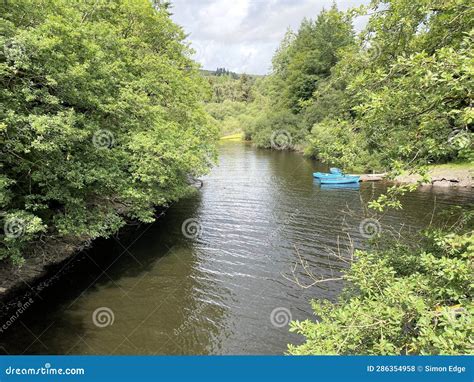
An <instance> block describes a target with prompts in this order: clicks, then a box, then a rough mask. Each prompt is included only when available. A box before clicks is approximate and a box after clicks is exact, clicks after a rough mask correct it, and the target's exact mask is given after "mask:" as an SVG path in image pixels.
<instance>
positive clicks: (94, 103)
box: [0, 0, 217, 259]
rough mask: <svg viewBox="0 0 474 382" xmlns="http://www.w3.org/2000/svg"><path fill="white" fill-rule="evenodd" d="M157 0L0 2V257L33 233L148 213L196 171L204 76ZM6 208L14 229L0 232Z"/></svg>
mask: <svg viewBox="0 0 474 382" xmlns="http://www.w3.org/2000/svg"><path fill="white" fill-rule="evenodd" d="M163 4H165V3H161V2H157V1H155V2H150V1H148V0H131V1H129V0H127V1H125V0H117V1H111V0H105V1H99V2H97V1H94V0H84V1H77V2H76V1H67V0H40V1H31V0H11V1H6V2H2V3H1V4H0V84H1V87H0V101H1V102H0V139H1V147H0V155H1V175H0V203H1V209H2V211H3V216H2V218H3V222H2V225H4V226H5V227H4V228H5V232H4V234H3V235H1V236H0V259H4V258H8V257H10V256H14V258H15V259H18V256H19V254H20V253H22V251H23V250H24V249H25V248H26V247H27V246H28V244H29V243H30V242H31V241H32V239H34V237H36V235H35V234H41V235H43V236H47V237H49V236H59V237H66V236H76V237H78V236H81V237H82V236H85V237H89V238H91V237H92V238H94V237H97V236H107V235H109V234H110V233H111V232H114V231H116V230H117V229H118V228H119V227H120V226H121V225H123V224H124V217H126V218H132V219H138V220H140V221H143V222H150V221H152V220H153V207H154V206H156V205H165V204H167V203H169V202H170V201H173V200H176V199H178V198H179V197H181V196H183V195H184V194H185V193H186V192H188V190H189V188H188V185H187V181H186V179H187V176H188V175H190V174H191V175H194V176H196V175H200V174H203V173H205V172H206V171H207V170H208V167H209V162H210V161H212V159H213V158H214V156H215V139H216V136H217V132H216V130H215V129H214V128H213V127H212V125H210V123H209V117H208V116H207V114H206V113H205V112H204V109H203V105H202V99H203V98H204V94H207V93H208V84H207V83H206V81H204V80H203V79H202V77H201V76H200V74H199V72H198V68H197V65H196V64H195V63H194V62H193V61H192V60H191V59H190V55H191V51H190V49H189V48H188V47H187V45H186V44H185V43H184V42H183V41H184V38H185V34H184V32H183V30H182V29H181V28H180V27H179V26H177V25H175V24H174V23H173V22H172V21H171V19H170V16H169V12H168V10H167V6H166V5H163ZM12 217H18V219H17V220H16V222H17V223H18V222H22V224H23V227H22V228H21V231H22V232H23V233H24V234H20V235H16V234H15V235H8V232H7V228H8V227H7V225H8V223H9V221H11V218H12ZM26 233H27V234H26Z"/></svg>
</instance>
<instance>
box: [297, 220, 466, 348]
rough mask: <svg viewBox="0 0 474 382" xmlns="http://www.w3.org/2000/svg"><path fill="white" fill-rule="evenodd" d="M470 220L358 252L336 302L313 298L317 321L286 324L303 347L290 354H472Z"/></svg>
mask: <svg viewBox="0 0 474 382" xmlns="http://www.w3.org/2000/svg"><path fill="white" fill-rule="evenodd" d="M473 217H474V215H473V214H472V212H470V213H466V214H465V215H464V218H463V219H461V220H460V221H459V222H458V224H456V227H455V229H453V227H449V229H448V230H447V231H444V230H439V229H430V230H428V231H427V232H425V233H424V235H423V236H422V238H421V241H420V242H419V243H418V244H417V245H415V246H413V245H410V246H408V245H404V244H403V243H400V242H392V241H388V244H389V245H387V242H386V243H385V245H384V246H383V247H381V248H374V249H372V250H369V251H364V252H363V251H358V252H357V253H356V255H357V261H356V262H355V263H354V264H353V265H352V267H351V268H350V270H349V271H348V272H347V273H346V274H345V276H344V277H345V279H346V280H347V281H348V283H349V287H348V288H347V289H346V291H345V293H344V294H343V296H342V297H341V298H340V299H339V301H338V302H337V303H332V302H330V301H313V309H314V312H315V314H316V316H317V317H318V318H317V321H315V322H313V321H310V320H306V321H303V322H299V321H296V322H293V323H292V329H291V330H292V331H296V332H298V333H300V334H303V335H304V336H305V337H306V342H305V343H304V344H303V345H300V346H290V347H289V352H290V353H291V354H374V355H386V354H394V355H397V354H470V353H472V351H473V349H472V340H473V334H474V333H473V326H472V316H473V313H474V304H473V300H472V297H473V292H474V290H473V284H472V276H473V272H472V260H473V259H474V236H473V234H472V220H473ZM469 229H470V231H469ZM463 232H464V233H463Z"/></svg>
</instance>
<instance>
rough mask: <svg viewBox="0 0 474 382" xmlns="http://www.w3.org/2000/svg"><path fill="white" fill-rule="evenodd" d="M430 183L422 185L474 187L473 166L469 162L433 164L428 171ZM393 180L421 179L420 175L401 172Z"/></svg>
mask: <svg viewBox="0 0 474 382" xmlns="http://www.w3.org/2000/svg"><path fill="white" fill-rule="evenodd" d="M428 174H429V177H430V183H425V184H422V186H424V187H426V186H437V187H468V188H472V187H474V180H473V178H474V166H473V165H472V164H470V163H448V164H441V165H433V166H431V167H430V169H429V171H428ZM395 180H396V181H397V182H399V183H404V184H407V183H416V182H418V181H420V180H421V176H420V175H416V174H402V175H400V176H397V177H396V178H395Z"/></svg>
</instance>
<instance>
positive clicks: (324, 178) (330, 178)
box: [313, 172, 360, 184]
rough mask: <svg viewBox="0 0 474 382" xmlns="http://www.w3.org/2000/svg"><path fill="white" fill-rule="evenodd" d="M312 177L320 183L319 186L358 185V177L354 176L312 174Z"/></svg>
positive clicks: (324, 173) (323, 173)
mask: <svg viewBox="0 0 474 382" xmlns="http://www.w3.org/2000/svg"><path fill="white" fill-rule="evenodd" d="M313 176H314V177H315V178H317V179H319V180H320V181H321V184H348V183H359V180H360V177H359V176H356V175H343V174H328V173H326V172H314V173H313Z"/></svg>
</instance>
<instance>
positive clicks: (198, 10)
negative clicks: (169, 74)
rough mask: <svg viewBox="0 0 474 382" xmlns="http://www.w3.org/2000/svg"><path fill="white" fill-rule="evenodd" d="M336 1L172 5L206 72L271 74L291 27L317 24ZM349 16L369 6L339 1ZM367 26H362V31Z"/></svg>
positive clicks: (193, 0)
mask: <svg viewBox="0 0 474 382" xmlns="http://www.w3.org/2000/svg"><path fill="white" fill-rule="evenodd" d="M332 3H333V0H172V4H173V8H172V13H173V19H174V21H175V22H176V23H178V24H179V25H181V26H182V27H183V28H184V30H185V31H186V32H187V33H189V37H188V39H189V40H190V41H191V43H192V46H193V48H194V49H195V50H196V51H197V53H196V55H195V59H196V60H197V61H198V62H200V63H201V64H202V66H203V68H204V69H211V70H215V69H216V68H217V67H225V68H227V69H230V70H232V71H234V72H238V73H251V74H265V73H267V72H268V71H269V69H270V65H271V58H272V56H273V53H274V52H275V49H276V48H277V47H278V45H279V43H280V41H281V39H282V38H283V35H284V34H285V32H286V30H287V28H288V27H290V28H291V29H293V30H297V29H298V26H299V24H300V22H301V20H302V19H303V18H304V17H309V18H315V16H316V15H317V14H318V13H319V12H320V11H321V9H323V8H330V7H331V5H332ZM336 3H337V5H338V7H339V9H341V10H345V9H348V8H352V7H355V6H358V5H361V4H364V3H368V0H337V1H336ZM362 24H363V20H357V21H356V28H357V29H360V28H361V26H362Z"/></svg>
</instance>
